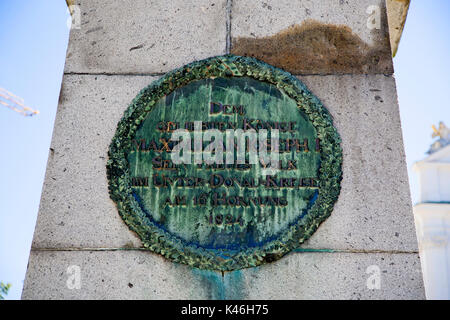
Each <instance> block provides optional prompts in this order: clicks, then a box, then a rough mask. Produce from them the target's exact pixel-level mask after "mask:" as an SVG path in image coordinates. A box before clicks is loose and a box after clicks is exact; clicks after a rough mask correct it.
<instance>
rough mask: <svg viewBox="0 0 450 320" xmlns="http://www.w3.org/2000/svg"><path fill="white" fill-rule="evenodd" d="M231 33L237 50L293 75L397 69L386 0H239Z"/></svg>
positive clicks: (235, 7)
mask: <svg viewBox="0 0 450 320" xmlns="http://www.w3.org/2000/svg"><path fill="white" fill-rule="evenodd" d="M374 6H375V7H374ZM374 8H375V9H374ZM373 10H376V14H378V13H379V17H380V24H379V26H380V28H379V29H378V28H372V29H371V28H369V27H368V23H367V21H368V20H369V19H371V17H372V16H373V14H372V12H373ZM367 11H369V13H367ZM371 21H372V20H371ZM369 25H371V24H369ZM231 37H232V45H231V53H234V54H237V55H247V56H252V57H255V58H258V59H260V60H263V61H265V62H267V63H270V64H272V65H275V66H277V67H280V68H282V69H285V70H287V71H289V72H291V73H293V74H336V73H340V74H341V73H385V74H391V73H393V66H392V59H391V50H390V44H389V31H388V24H387V18H386V8H385V2H384V1H383V0H376V1H373V0H363V1H361V0H350V1H334V0H325V1H313V0H301V1H290V0H269V1H267V0H259V1H245V0H234V1H233V6H232V14H231Z"/></svg>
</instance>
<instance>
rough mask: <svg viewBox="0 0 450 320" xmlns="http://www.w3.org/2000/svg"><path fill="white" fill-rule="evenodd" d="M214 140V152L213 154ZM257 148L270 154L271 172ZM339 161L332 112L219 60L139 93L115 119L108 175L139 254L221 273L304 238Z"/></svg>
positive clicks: (329, 193)
mask: <svg viewBox="0 0 450 320" xmlns="http://www.w3.org/2000/svg"><path fill="white" fill-rule="evenodd" d="M176 132H181V133H182V134H184V136H183V137H182V138H179V139H178V140H177V139H176V138H175V136H174V134H175V133H176ZM208 132H209V133H210V135H213V138H210V139H208V138H206V137H207V133H208ZM264 132H265V133H266V134H267V136H264V135H262V134H263V133H264ZM250 133H253V134H255V136H253V138H255V137H256V140H254V139H253V140H252V138H251V137H250V135H249V134H250ZM227 134H228V135H227ZM246 134H247V135H246ZM240 135H241V136H242V135H244V138H243V140H242V141H243V142H244V144H242V147H241V148H240V145H239V144H240V142H239V140H238V139H239V137H240ZM229 137H231V138H229ZM273 139H275V140H273ZM181 142H185V145H184V146H185V147H186V146H188V147H189V148H188V149H189V152H186V150H188V149H183V150H182V151H180V148H179V147H180V146H181V145H182V144H181ZM213 142H216V144H215V146H216V147H217V146H218V144H217V142H220V143H219V144H220V145H222V147H221V148H216V149H214V152H210V151H211V149H208V146H212V145H213ZM275 145H276V147H275ZM177 146H178V149H177ZM260 150H267V153H268V154H269V155H275V154H276V155H277V158H275V160H274V162H273V163H271V164H272V165H273V164H276V166H274V167H272V169H273V168H275V169H276V170H275V171H271V170H270V168H271V165H270V164H269V162H268V161H266V160H267V159H268V158H265V159H266V160H264V161H263V160H262V158H260V157H259V153H258V152H259V151H260ZM253 151H255V154H253V157H256V158H253V159H256V160H253V162H252V161H251V159H252V152H253ZM208 152H209V153H208ZM221 152H222V153H221ZM239 152H241V155H243V158H241V159H240V160H239V159H238V156H237V155H238V154H239ZM175 154H178V155H180V156H183V155H185V156H186V157H185V158H183V159H184V161H182V162H181V163H180V161H179V160H177V159H176V158H174V155H175ZM208 155H209V158H208ZM228 155H230V156H229V157H228ZM214 157H215V158H214ZM207 159H209V161H208V160H207ZM211 159H214V161H211ZM218 159H219V160H218ZM220 159H222V160H220ZM341 166H342V150H341V148H340V138H339V135H338V133H337V131H336V129H335V128H334V127H333V124H332V119H331V116H330V115H329V113H328V112H327V110H326V109H325V108H324V107H323V106H322V104H321V103H320V101H319V100H318V99H317V98H316V97H315V96H313V95H312V94H311V93H310V92H309V91H308V90H307V89H306V87H305V86H304V85H303V84H302V83H301V82H300V81H299V80H298V79H296V78H295V77H293V76H292V75H290V74H289V73H287V72H285V71H282V70H280V69H277V68H275V67H272V66H270V65H267V64H265V63H263V62H260V61H258V60H255V59H252V58H248V57H238V56H232V55H227V56H221V57H214V58H209V59H206V60H203V61H199V62H194V63H191V64H189V65H186V66H184V67H182V68H180V69H177V70H175V71H172V72H170V73H168V74H166V75H165V76H164V77H162V78H161V79H159V80H158V81H155V82H154V83H152V84H151V85H149V86H148V87H147V88H145V89H143V90H142V91H141V92H140V93H139V94H138V96H137V97H136V98H135V99H134V100H133V102H132V103H131V105H130V106H129V107H128V109H127V110H126V112H125V114H124V117H123V118H122V120H121V121H120V122H119V124H118V127H117V132H116V135H115V136H114V138H113V141H112V143H111V146H110V150H109V161H108V164H107V173H108V179H109V187H110V195H111V198H112V199H113V200H114V201H115V202H116V204H117V207H118V210H119V213H120V215H121V216H122V218H123V220H124V221H125V223H126V224H127V225H128V226H129V227H130V228H131V229H132V230H133V231H135V232H136V233H137V234H138V235H139V236H140V238H141V239H142V241H143V244H144V246H145V247H146V248H148V249H149V250H152V251H154V252H157V253H160V254H162V255H164V256H165V257H167V258H169V259H171V260H173V261H175V262H180V263H185V264H188V265H191V266H194V267H198V268H203V269H214V270H222V271H226V270H235V269H240V268H246V267H253V266H257V265H260V264H263V263H266V262H271V261H274V260H277V259H279V258H281V257H282V256H283V255H285V254H286V253H288V252H289V251H291V250H292V249H295V248H297V247H298V246H299V245H300V244H301V243H302V242H304V241H305V240H306V239H308V238H309V237H310V236H311V234H312V233H313V232H314V231H315V230H316V229H317V228H318V226H319V225H320V223H321V222H323V221H324V220H325V219H326V218H327V217H328V216H329V215H330V214H331V211H332V209H333V205H334V203H335V201H336V200H337V198H338V195H339V191H340V181H341V176H342V171H341Z"/></svg>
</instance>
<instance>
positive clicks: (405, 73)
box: [0, 0, 450, 299]
mask: <svg viewBox="0 0 450 320" xmlns="http://www.w3.org/2000/svg"><path fill="white" fill-rule="evenodd" d="M68 17H69V16H68V13H67V9H66V5H65V1H63V0H59V1H56V0H40V1H29V0H14V1H13V0H9V1H8V0H0V43H1V44H2V50H0V87H3V88H5V89H7V90H9V91H11V92H13V93H15V94H16V95H18V96H20V97H22V98H24V99H25V103H26V104H27V105H29V106H30V107H33V108H35V109H38V110H39V111H40V114H39V115H37V116H35V117H32V118H30V117H27V118H26V117H23V116H21V115H19V114H16V113H14V112H12V111H11V110H9V109H6V108H3V107H0V133H1V134H0V146H1V150H2V152H1V156H0V168H1V169H0V181H1V183H0V281H4V282H10V283H12V285H13V286H12V288H11V291H10V294H9V295H8V298H9V299H19V298H20V295H21V291H22V284H23V279H24V276H25V271H26V265H27V261H28V255H29V249H30V246H31V240H32V236H33V231H34V226H35V223H36V217H37V212H38V208H39V200H40V195H41V190H42V183H43V179H44V175H45V168H46V163H47V156H48V150H49V146H50V140H51V136H52V131H53V122H54V118H55V114H56V109H57V104H58V97H59V90H60V85H61V79H62V73H63V68H64V60H65V52H66V48H67V41H68V35H69V30H68V28H67V25H66V21H67V19H68ZM449 31H450V1H448V0H430V1H425V0H412V4H411V8H410V11H409V14H408V20H407V23H406V27H405V30H404V33H403V37H402V40H401V43H400V48H399V51H398V53H397V57H396V58H395V59H394V64H395V78H396V81H397V90H398V96H399V102H400V112H401V119H402V129H403V136H404V141H405V149H406V154H407V163H408V170H409V172H410V183H411V192H412V196H413V202H416V201H417V194H418V185H417V181H416V177H415V175H414V174H413V173H412V171H411V165H412V163H413V162H414V161H417V160H420V159H422V158H424V157H425V151H426V150H428V148H429V145H430V144H431V141H432V139H431V132H432V131H431V125H432V124H436V125H437V124H438V122H439V121H441V120H444V121H446V122H447V124H448V125H449V126H450V103H449V102H448V101H449V99H448V98H449V94H450V60H449V52H450V36H449V35H448V32H449Z"/></svg>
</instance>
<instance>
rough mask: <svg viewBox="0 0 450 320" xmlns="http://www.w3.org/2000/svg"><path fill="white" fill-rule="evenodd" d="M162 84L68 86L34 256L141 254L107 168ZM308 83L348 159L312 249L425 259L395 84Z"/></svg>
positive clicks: (90, 78) (332, 79)
mask: <svg viewBox="0 0 450 320" xmlns="http://www.w3.org/2000/svg"><path fill="white" fill-rule="evenodd" d="M154 79H155V78H153V77H140V76H94V75H87V76H86V75H83V76H82V75H66V76H65V77H64V85H63V89H62V92H61V99H60V106H59V109H58V114H57V118H56V123H55V132H54V135H53V141H52V146H51V148H52V149H53V151H51V152H50V156H49V162H48V169H47V174H46V180H45V184H44V190H43V194H42V201H41V208H40V213H39V217H38V223H37V227H36V232H35V236H34V242H33V246H34V247H38V248H49V247H50V248H55V247H65V248H67V247H105V248H111V247H124V246H140V241H139V240H138V239H137V238H136V237H135V236H134V233H133V232H131V231H129V230H128V228H127V227H126V226H125V224H124V223H123V222H122V220H121V218H120V217H119V215H118V213H117V209H116V208H115V206H114V203H113V202H112V200H110V199H109V196H108V190H107V180H106V170H105V165H106V160H107V149H108V146H109V143H110V142H111V138H112V136H113V135H114V132H115V128H116V124H117V122H118V121H119V119H120V118H121V116H122V114H123V112H124V110H125V109H126V108H127V106H128V104H129V103H130V102H131V100H132V99H133V98H134V96H135V95H136V94H137V93H138V92H139V90H140V89H142V88H143V87H145V86H146V85H148V84H149V83H150V82H151V81H152V80H154ZM300 79H301V80H302V81H303V82H304V83H305V84H306V85H307V86H308V87H309V89H310V90H311V91H312V92H313V93H314V94H315V95H316V96H317V97H318V98H319V99H321V100H322V102H323V103H324V105H325V107H326V108H328V110H329V111H330V112H331V114H332V115H333V117H334V124H335V126H336V127H337V129H338V132H339V134H340V135H341V138H342V140H343V142H342V147H343V152H344V164H343V171H344V175H343V180H342V190H341V194H340V197H339V200H338V202H337V203H336V205H335V209H334V211H333V213H332V214H331V216H330V217H329V218H328V220H327V221H326V222H325V223H323V224H322V225H321V226H320V228H319V229H318V230H317V232H316V233H315V234H314V235H313V237H312V238H311V239H310V240H309V241H308V242H306V243H305V244H304V245H303V246H304V247H307V248H320V249H323V248H329V249H358V250H361V249H364V250H400V251H414V252H415V251H417V241H416V238H415V231H414V223H413V215H412V209H411V204H410V198H409V191H408V190H409V189H408V179H407V173H406V168H405V164H404V151H403V144H402V139H401V130H400V118H399V114H398V107H397V100H396V94H395V87H394V85H395V83H394V80H393V78H391V77H386V76H383V75H367V76H364V75H355V76H350V75H344V76H307V77H301V78H300ZM119 88H120V89H119Z"/></svg>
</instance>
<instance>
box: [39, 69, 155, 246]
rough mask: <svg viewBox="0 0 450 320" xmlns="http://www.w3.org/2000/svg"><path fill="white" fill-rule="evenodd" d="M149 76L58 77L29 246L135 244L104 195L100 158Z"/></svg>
mask: <svg viewBox="0 0 450 320" xmlns="http://www.w3.org/2000/svg"><path fill="white" fill-rule="evenodd" d="M155 79H156V78H154V77H140V76H136V77H123V76H115V77H109V76H70V75H66V76H65V77H64V80H63V87H62V90H61V96H60V101H59V107H58V112H57V115H56V119H55V129H54V133H53V139H52V143H51V149H50V153H49V159H48V164H47V172H46V179H45V183H44V188H43V192H42V200H41V204H40V209H39V216H38V222H37V225H36V231H35V234H34V240H33V246H37V247H52V248H54V247H123V246H140V240H138V238H137V237H135V235H134V234H133V233H132V232H130V231H129V229H128V227H127V226H126V225H125V224H124V223H123V221H122V219H121V218H120V216H119V215H118V213H117V209H116V207H115V204H114V202H113V201H112V200H111V199H110V198H109V194H108V182H107V179H106V161H107V160H108V147H109V144H110V143H111V139H112V137H113V136H114V133H115V130H116V126H117V123H118V121H119V120H120V118H121V117H122V115H123V112H124V110H125V109H126V107H127V106H128V104H129V103H130V102H131V101H132V100H133V98H134V97H135V96H136V95H137V93H138V92H139V91H140V90H141V89H142V88H144V87H145V86H147V85H148V84H150V83H151V82H152V81H153V80H155ZM119 88H120V89H119Z"/></svg>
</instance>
